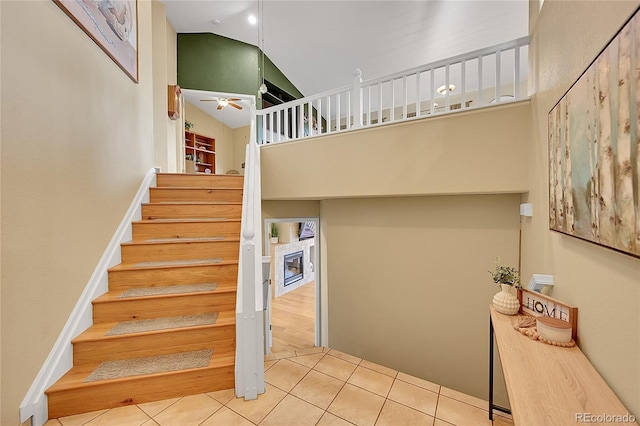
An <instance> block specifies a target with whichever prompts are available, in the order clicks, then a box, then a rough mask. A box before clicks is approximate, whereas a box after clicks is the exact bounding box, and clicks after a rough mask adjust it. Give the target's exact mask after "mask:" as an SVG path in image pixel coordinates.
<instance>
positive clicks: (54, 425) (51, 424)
mask: <svg viewBox="0 0 640 426" xmlns="http://www.w3.org/2000/svg"><path fill="white" fill-rule="evenodd" d="M61 424H62V423H60V422H59V421H58V419H51V420H47V422H46V423H45V424H44V426H60V425H61ZM30 425H31V421H30V420H27V421H26V422H24V423H22V424H20V426H30Z"/></svg>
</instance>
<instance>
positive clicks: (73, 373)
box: [45, 349, 235, 394]
mask: <svg viewBox="0 0 640 426" xmlns="http://www.w3.org/2000/svg"><path fill="white" fill-rule="evenodd" d="M234 363H235V351H220V350H215V349H214V351H213V355H212V356H211V361H210V362H209V365H208V366H207V367H203V368H198V369H192V370H209V369H215V368H221V367H230V366H233V365H234ZM99 365H100V364H86V365H79V366H74V367H72V368H71V369H70V370H69V371H68V372H67V373H65V374H64V375H63V376H62V377H61V378H60V380H58V381H57V382H56V383H54V384H53V385H52V386H51V387H49V389H47V390H46V391H45V394H50V393H53V392H60V391H65V390H69V389H75V388H90V387H94V386H101V385H104V384H109V383H118V382H120V383H127V382H129V381H132V380H136V379H140V378H149V377H158V376H160V377H162V376H171V375H175V374H179V373H180V372H182V371H187V370H177V371H169V372H163V373H157V374H149V375H146V376H133V377H122V378H117V379H107V380H99V381H95V382H86V383H85V382H83V380H85V379H86V378H87V377H88V376H89V374H91V373H92V372H93V370H95V369H96V368H97V367H98V366H99Z"/></svg>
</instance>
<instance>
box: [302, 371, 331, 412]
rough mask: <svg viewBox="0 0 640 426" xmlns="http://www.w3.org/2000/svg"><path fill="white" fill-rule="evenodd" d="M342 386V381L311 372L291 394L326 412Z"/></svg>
mask: <svg viewBox="0 0 640 426" xmlns="http://www.w3.org/2000/svg"><path fill="white" fill-rule="evenodd" d="M343 386H344V382H343V381H342V380H338V379H336V378H334V377H331V376H327V375H326V374H323V373H320V372H318V371H315V370H311V371H310V372H309V374H307V375H306V376H304V378H303V379H302V380H301V381H300V383H298V384H297V385H296V387H294V388H293V389H292V390H291V394H292V395H295V396H297V397H298V398H300V399H303V400H305V401H307V402H310V403H311V404H313V405H316V406H318V407H320V408H322V409H323V410H326V409H327V407H328V406H329V404H331V401H333V400H334V398H335V397H336V395H337V394H338V392H340V389H342V387H343Z"/></svg>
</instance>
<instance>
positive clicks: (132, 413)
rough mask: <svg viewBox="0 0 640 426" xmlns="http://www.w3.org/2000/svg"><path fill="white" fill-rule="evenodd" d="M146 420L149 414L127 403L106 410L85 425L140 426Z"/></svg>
mask: <svg viewBox="0 0 640 426" xmlns="http://www.w3.org/2000/svg"><path fill="white" fill-rule="evenodd" d="M147 420H149V416H147V415H146V414H145V413H144V411H142V410H141V409H139V408H138V407H137V406H135V405H127V406H126V407H118V408H112V409H111V410H107V412H105V413H103V414H101V415H99V416H98V417H96V418H95V419H93V420H91V421H90V422H88V423H85V424H86V425H87V426H113V425H118V426H140V425H141V424H142V423H144V422H146V421H147Z"/></svg>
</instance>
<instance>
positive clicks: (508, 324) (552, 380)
mask: <svg viewBox="0 0 640 426" xmlns="http://www.w3.org/2000/svg"><path fill="white" fill-rule="evenodd" d="M490 311H491V315H490V320H489V337H490V356H489V358H490V359H489V362H490V367H489V371H490V377H489V418H490V419H492V418H493V409H498V410H504V409H502V408H501V407H497V406H495V405H494V403H493V340H494V335H495V341H496V344H497V347H498V352H499V353H500V361H501V362H502V370H503V372H504V379H505V383H506V385H507V392H508V394H509V403H510V405H511V414H512V416H513V422H514V424H515V425H516V426H518V425H545V426H546V425H569V424H574V425H575V424H580V423H593V422H594V420H596V421H597V420H601V422H603V423H624V422H625V421H624V420H622V421H620V419H623V418H626V419H628V420H626V422H629V420H633V421H631V422H629V423H627V424H637V423H635V422H636V421H637V419H634V418H633V416H632V415H631V414H630V413H629V411H628V410H627V409H626V408H625V407H624V406H623V405H622V403H621V402H620V400H619V399H618V397H617V396H616V395H615V394H614V393H613V391H612V390H611V388H609V386H608V385H607V384H606V383H605V381H604V380H603V379H602V377H600V374H598V372H597V371H596V369H595V368H594V367H593V365H591V363H590V362H589V360H588V359H587V357H586V356H585V355H584V354H583V353H582V351H581V350H580V349H579V348H578V347H577V346H575V347H573V348H560V347H556V346H552V345H547V344H545V343H542V342H538V341H535V340H532V339H530V338H528V337H527V336H524V335H522V334H520V333H519V332H517V331H516V330H514V328H513V325H514V324H515V322H516V320H517V318H518V315H513V316H510V315H503V314H501V313H499V312H497V311H496V310H495V309H494V308H493V306H490ZM625 415H626V417H620V418H617V417H616V416H625ZM580 416H582V417H580ZM587 416H592V417H590V419H591V421H587ZM598 416H601V417H600V418H596V417H598ZM602 416H610V417H609V418H608V419H606V418H604V417H602ZM594 418H595V419H594ZM581 420H582V421H581ZM612 420H613V421H612ZM616 420H618V421H617V422H616Z"/></svg>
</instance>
